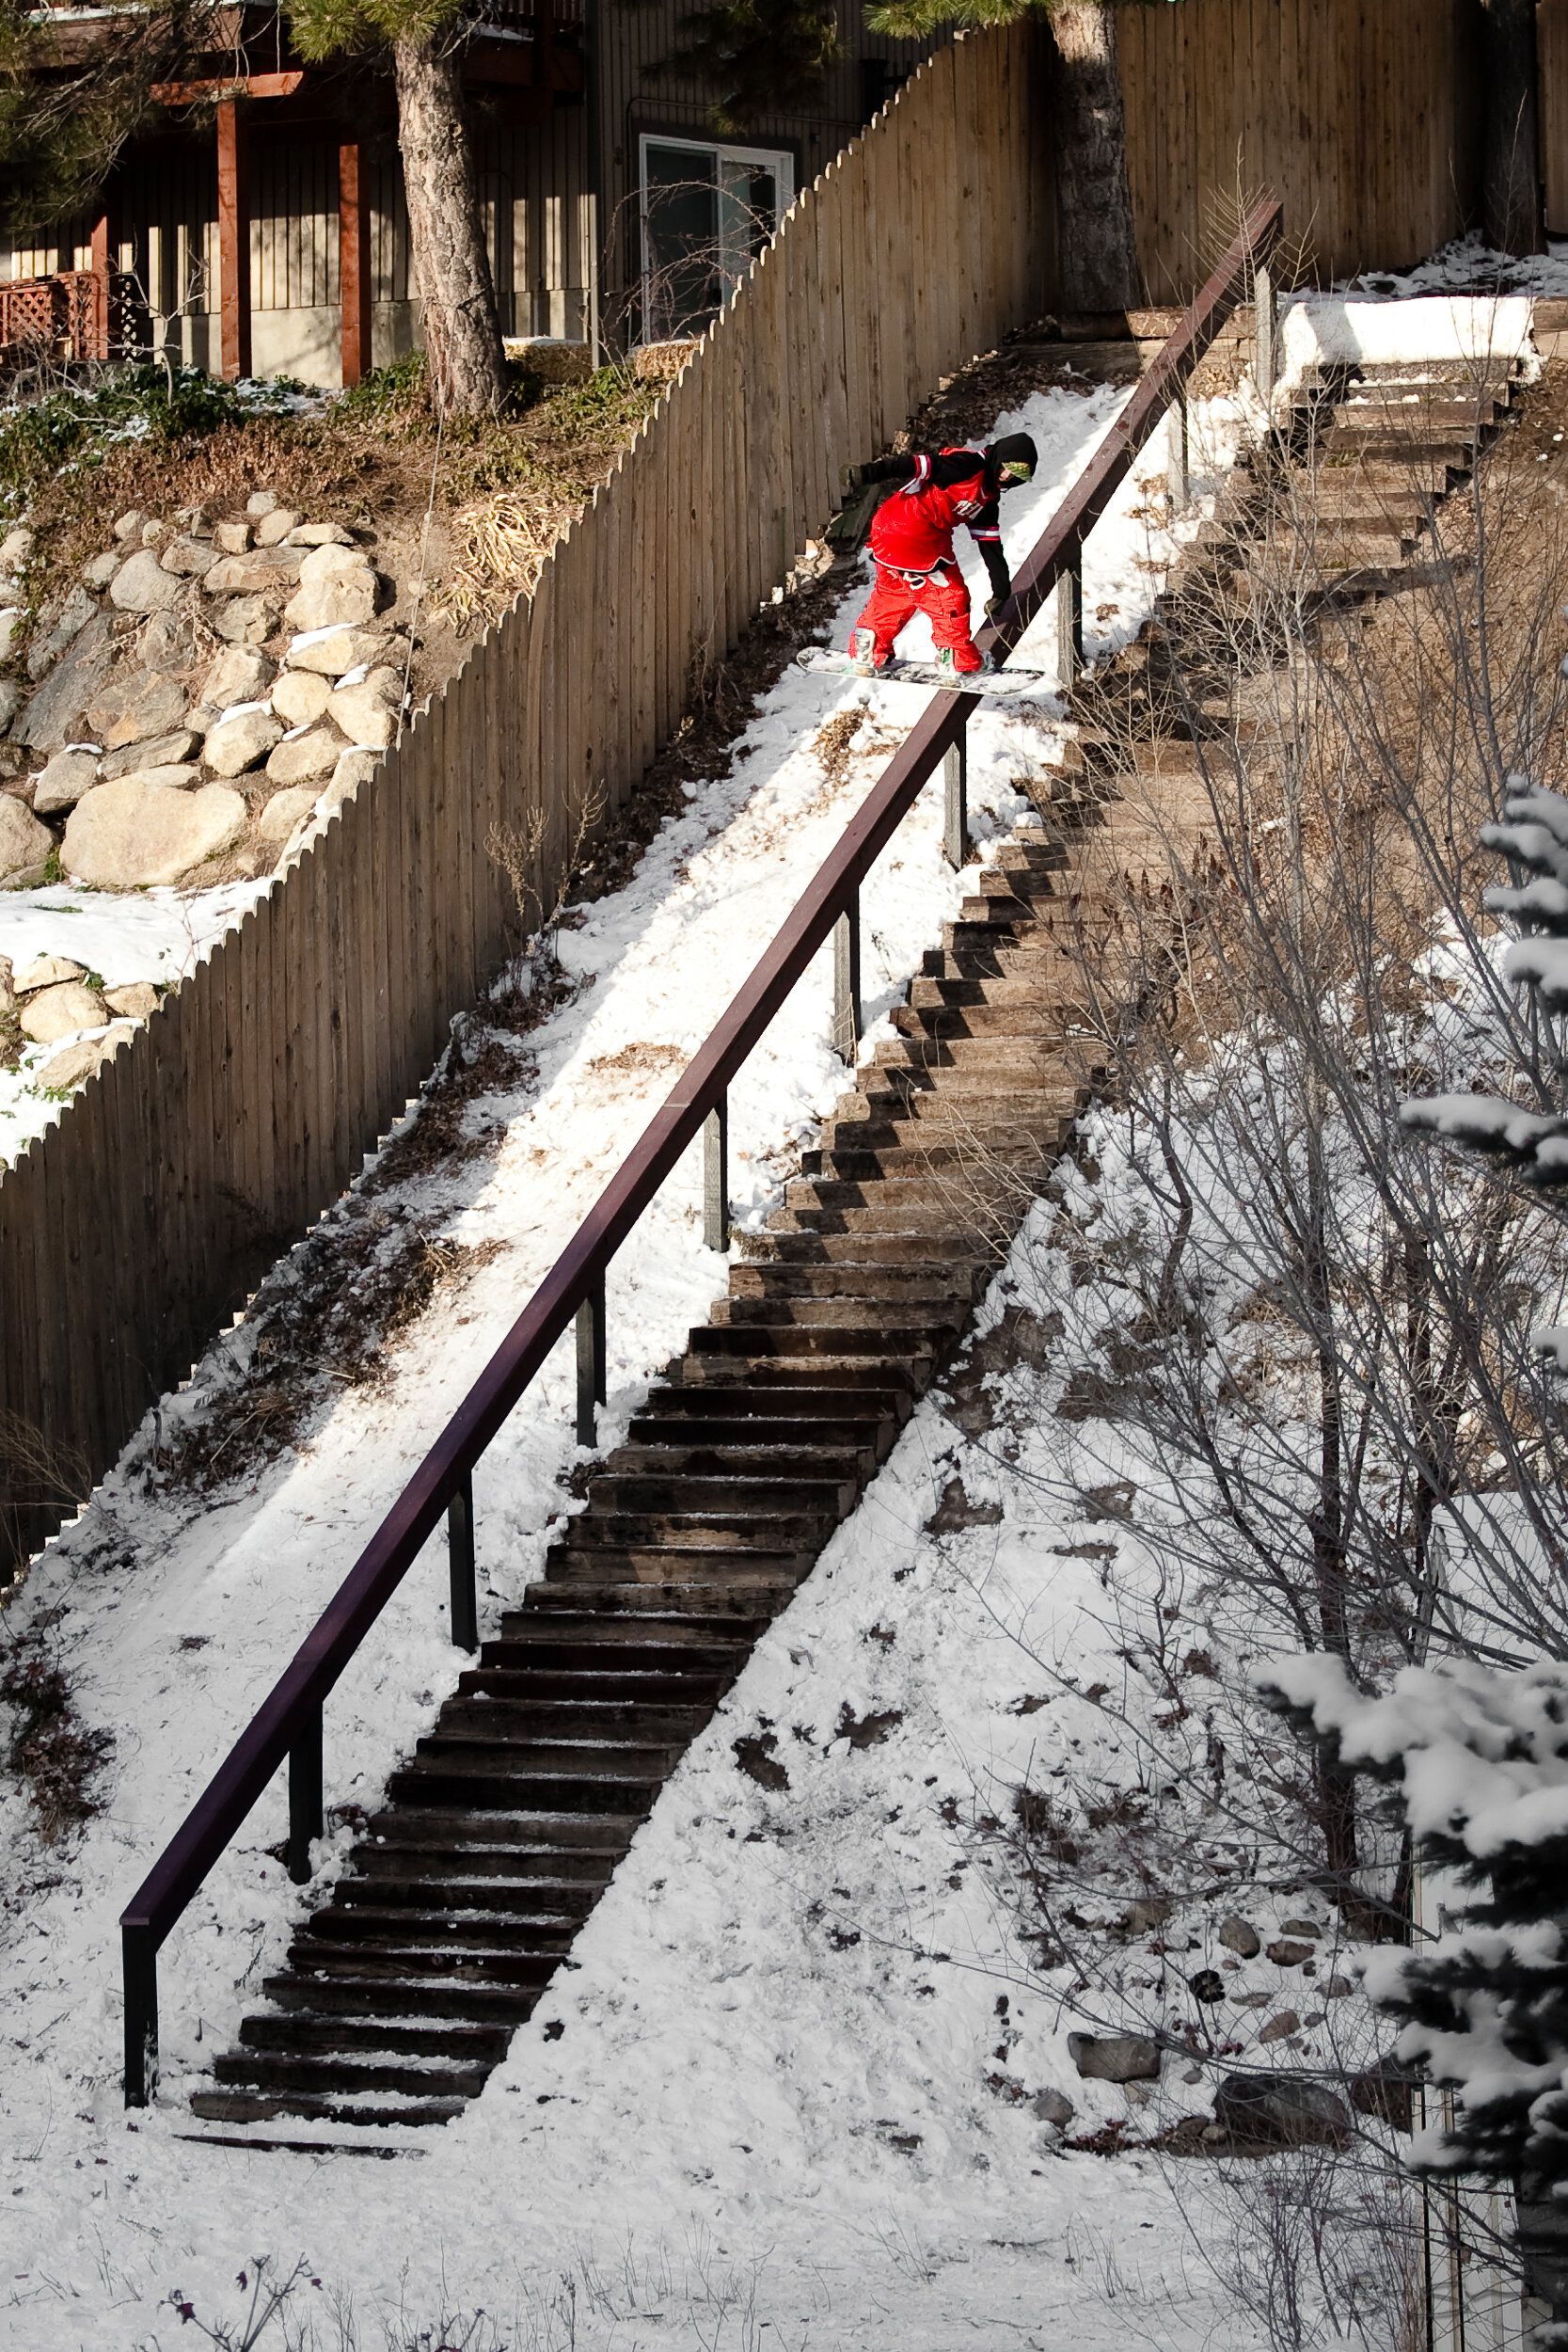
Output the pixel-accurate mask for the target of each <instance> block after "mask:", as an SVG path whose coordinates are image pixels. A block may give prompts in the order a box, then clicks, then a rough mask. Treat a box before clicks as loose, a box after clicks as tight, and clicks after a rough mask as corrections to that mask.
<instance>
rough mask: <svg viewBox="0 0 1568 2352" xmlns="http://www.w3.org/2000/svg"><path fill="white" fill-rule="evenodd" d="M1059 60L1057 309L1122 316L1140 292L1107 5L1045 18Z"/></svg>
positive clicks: (1063, 9)
mask: <svg viewBox="0 0 1568 2352" xmlns="http://www.w3.org/2000/svg"><path fill="white" fill-rule="evenodd" d="M1051 30H1052V32H1053V35H1054V36H1055V41H1056V48H1057V51H1058V53H1059V55H1060V57H1061V67H1060V71H1059V72H1058V74H1057V83H1058V88H1059V92H1060V96H1059V102H1058V105H1057V110H1056V118H1057V119H1056V137H1057V145H1056V225H1057V246H1058V250H1059V251H1060V254H1061V273H1062V307H1063V308H1064V310H1129V309H1131V308H1132V305H1133V304H1135V303H1136V302H1137V301H1138V299H1139V297H1140V295H1141V294H1142V291H1143V279H1142V276H1141V274H1140V272H1139V269H1138V250H1137V246H1136V243H1135V241H1134V239H1133V235H1132V196H1131V194H1130V192H1129V189H1128V184H1127V116H1126V112H1125V109H1124V108H1123V105H1122V99H1121V69H1120V67H1119V66H1118V65H1117V19H1116V8H1115V6H1114V5H1113V0H1062V5H1061V6H1060V7H1058V8H1053V10H1052V13H1051Z"/></svg>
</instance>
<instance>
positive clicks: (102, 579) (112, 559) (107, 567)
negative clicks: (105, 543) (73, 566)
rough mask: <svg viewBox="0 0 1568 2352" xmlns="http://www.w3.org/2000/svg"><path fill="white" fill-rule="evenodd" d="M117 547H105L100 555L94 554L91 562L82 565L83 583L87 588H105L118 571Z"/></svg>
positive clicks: (118, 557) (118, 556)
mask: <svg viewBox="0 0 1568 2352" xmlns="http://www.w3.org/2000/svg"><path fill="white" fill-rule="evenodd" d="M119 564H120V555H119V548H105V549H104V551H103V554H102V555H95V556H94V557H93V559H92V562H91V563H90V564H87V565H86V566H85V567H84V569H83V573H82V580H83V584H84V585H85V586H86V587H88V588H106V587H107V586H108V584H109V582H110V580H113V578H114V576H115V574H116V572H118V571H119Z"/></svg>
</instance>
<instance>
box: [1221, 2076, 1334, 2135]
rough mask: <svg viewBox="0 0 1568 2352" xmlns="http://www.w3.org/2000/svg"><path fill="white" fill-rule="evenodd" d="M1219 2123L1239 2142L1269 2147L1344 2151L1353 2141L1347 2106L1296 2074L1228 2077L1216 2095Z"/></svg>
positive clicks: (1320, 2087) (1328, 2091) (1332, 2094)
mask: <svg viewBox="0 0 1568 2352" xmlns="http://www.w3.org/2000/svg"><path fill="white" fill-rule="evenodd" d="M1214 2121H1215V2122H1216V2123H1217V2124H1218V2125H1219V2126H1220V2128H1221V2130H1222V2131H1225V2132H1228V2133H1229V2134H1230V2136H1231V2137H1233V2138H1235V2139H1243V2140H1250V2141H1252V2142H1253V2143H1254V2144H1255V2145H1261V2146H1263V2147H1268V2148H1300V2147H1302V2146H1304V2145H1305V2144H1306V2143H1307V2142H1308V2141H1316V2142H1318V2143H1320V2144H1321V2145H1323V2146H1324V2147H1328V2148H1342V2147H1343V2146H1344V2145H1345V2144H1346V2142H1347V2141H1348V2140H1349V2138H1350V2136H1351V2121H1350V2110H1349V2108H1348V2107H1347V2106H1345V2104H1344V2101H1343V2100H1342V2099H1337V2098H1336V2097H1335V2095H1334V2093H1333V2091H1332V2090H1325V2089H1324V2088H1323V2084H1322V2083H1314V2082H1306V2081H1303V2080H1302V2078H1301V2077H1300V2076H1299V2075H1294V2074H1227V2076H1226V2077H1225V2080H1224V2081H1223V2082H1222V2083H1221V2085H1220V2087H1219V2089H1218V2090H1217V2091H1216V2092H1215V2093H1214Z"/></svg>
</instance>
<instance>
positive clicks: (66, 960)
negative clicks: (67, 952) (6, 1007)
mask: <svg viewBox="0 0 1568 2352" xmlns="http://www.w3.org/2000/svg"><path fill="white" fill-rule="evenodd" d="M86 978H87V967H86V965H85V964H80V963H72V961H71V958H70V957H69V956H35V957H34V958H33V961H32V962H31V963H28V964H24V966H23V968H22V970H21V971H20V972H19V973H18V974H17V975H16V979H15V983H14V985H15V988H16V993H17V994H18V995H19V996H31V995H32V994H33V993H35V991H36V990H38V989H40V988H58V987H59V985H60V983H61V981H62V980H85V979H86Z"/></svg>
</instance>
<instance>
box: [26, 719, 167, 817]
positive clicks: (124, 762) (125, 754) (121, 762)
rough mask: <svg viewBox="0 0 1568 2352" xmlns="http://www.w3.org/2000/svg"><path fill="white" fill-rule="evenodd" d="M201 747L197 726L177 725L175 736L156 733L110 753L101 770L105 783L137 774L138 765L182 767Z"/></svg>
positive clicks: (140, 766) (143, 766)
mask: <svg viewBox="0 0 1568 2352" xmlns="http://www.w3.org/2000/svg"><path fill="white" fill-rule="evenodd" d="M200 746H201V738H200V736H199V735H198V733H197V731H196V729H195V728H194V727H176V728H175V730H174V732H173V733H172V735H155V736H154V737H153V738H152V739H151V741H150V743H127V744H126V745H125V746H124V748H123V749H122V750H120V751H118V752H110V753H108V754H107V755H106V756H105V757H104V759H103V765H102V770H101V773H102V775H103V781H104V783H105V784H113V782H114V780H115V778H116V777H117V776H129V775H133V774H135V771H136V770H137V769H138V768H179V767H182V766H183V765H184V763H185V762H186V761H187V760H191V759H194V758H195V757H196V755H197V753H198V750H199V749H200ZM77 797H78V798H80V797H81V796H80V794H78V796H77ZM34 805H35V806H36V805H37V803H34Z"/></svg>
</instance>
